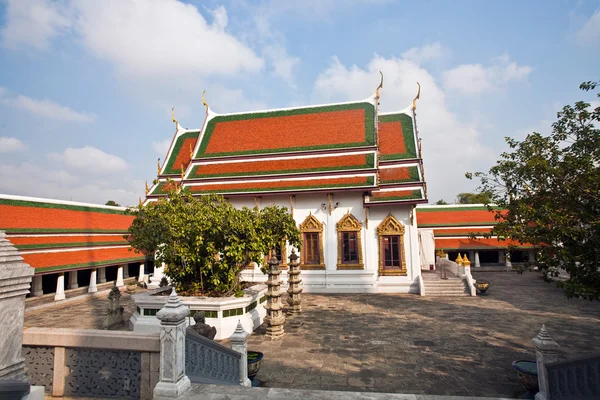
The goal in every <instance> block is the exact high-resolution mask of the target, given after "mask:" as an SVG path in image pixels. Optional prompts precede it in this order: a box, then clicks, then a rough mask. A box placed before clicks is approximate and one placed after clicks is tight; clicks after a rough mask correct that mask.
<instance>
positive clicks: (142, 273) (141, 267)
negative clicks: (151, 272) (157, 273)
mask: <svg viewBox="0 0 600 400" xmlns="http://www.w3.org/2000/svg"><path fill="white" fill-rule="evenodd" d="M144 266H145V264H144V263H140V273H139V274H138V282H144V277H145V276H146V274H145V272H146V271H144Z"/></svg>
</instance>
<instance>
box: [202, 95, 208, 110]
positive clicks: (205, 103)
mask: <svg viewBox="0 0 600 400" xmlns="http://www.w3.org/2000/svg"><path fill="white" fill-rule="evenodd" d="M204 93H206V89H204V91H203V92H202V104H204V107H206V113H207V114H208V103H207V102H206V99H205V98H204Z"/></svg>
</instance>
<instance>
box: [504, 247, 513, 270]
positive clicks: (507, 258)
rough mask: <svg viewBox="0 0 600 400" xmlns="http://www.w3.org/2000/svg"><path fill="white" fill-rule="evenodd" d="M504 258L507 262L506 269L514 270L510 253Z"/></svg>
mask: <svg viewBox="0 0 600 400" xmlns="http://www.w3.org/2000/svg"><path fill="white" fill-rule="evenodd" d="M504 258H505V260H506V262H505V264H506V269H512V262H510V252H509V251H507V252H506V255H505V256H504Z"/></svg>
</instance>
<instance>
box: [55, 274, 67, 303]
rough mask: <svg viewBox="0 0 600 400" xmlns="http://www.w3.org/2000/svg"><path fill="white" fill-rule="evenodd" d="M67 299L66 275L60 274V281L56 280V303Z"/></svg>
mask: <svg viewBox="0 0 600 400" xmlns="http://www.w3.org/2000/svg"><path fill="white" fill-rule="evenodd" d="M64 299H65V273H64V272H60V273H59V274H58V279H56V294H55V295H54V301H58V300H64Z"/></svg>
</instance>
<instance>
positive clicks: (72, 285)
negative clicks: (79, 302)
mask: <svg viewBox="0 0 600 400" xmlns="http://www.w3.org/2000/svg"><path fill="white" fill-rule="evenodd" d="M78 287H79V285H78V284H77V271H69V286H67V289H77V288H78Z"/></svg>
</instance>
